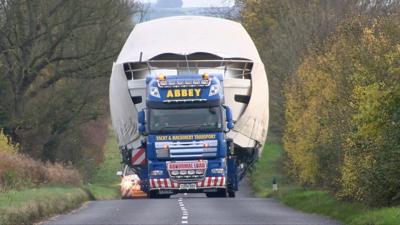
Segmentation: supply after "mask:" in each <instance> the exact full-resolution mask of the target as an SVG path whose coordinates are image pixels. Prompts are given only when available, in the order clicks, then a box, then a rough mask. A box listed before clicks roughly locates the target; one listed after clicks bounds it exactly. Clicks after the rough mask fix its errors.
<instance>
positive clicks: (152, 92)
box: [150, 87, 160, 98]
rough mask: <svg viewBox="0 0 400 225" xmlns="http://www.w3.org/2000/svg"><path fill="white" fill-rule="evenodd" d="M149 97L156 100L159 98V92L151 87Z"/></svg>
mask: <svg viewBox="0 0 400 225" xmlns="http://www.w3.org/2000/svg"><path fill="white" fill-rule="evenodd" d="M150 95H151V96H154V97H156V98H160V92H159V91H158V88H157V87H151V88H150Z"/></svg>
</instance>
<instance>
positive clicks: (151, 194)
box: [148, 191, 158, 198]
mask: <svg viewBox="0 0 400 225" xmlns="http://www.w3.org/2000/svg"><path fill="white" fill-rule="evenodd" d="M148 196H149V198H158V193H157V191H150V192H149V194H148Z"/></svg>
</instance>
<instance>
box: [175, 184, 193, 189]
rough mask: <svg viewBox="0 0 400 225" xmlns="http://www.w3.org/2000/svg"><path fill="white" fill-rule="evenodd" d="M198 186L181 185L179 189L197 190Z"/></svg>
mask: <svg viewBox="0 0 400 225" xmlns="http://www.w3.org/2000/svg"><path fill="white" fill-rule="evenodd" d="M196 188H197V186H196V184H180V185H179V189H196Z"/></svg>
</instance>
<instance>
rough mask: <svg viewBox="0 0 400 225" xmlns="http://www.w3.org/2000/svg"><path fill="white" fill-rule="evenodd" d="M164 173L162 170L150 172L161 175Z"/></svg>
mask: <svg viewBox="0 0 400 225" xmlns="http://www.w3.org/2000/svg"><path fill="white" fill-rule="evenodd" d="M163 174H164V172H163V171H162V170H153V171H151V173H150V175H152V176H161V175H163Z"/></svg>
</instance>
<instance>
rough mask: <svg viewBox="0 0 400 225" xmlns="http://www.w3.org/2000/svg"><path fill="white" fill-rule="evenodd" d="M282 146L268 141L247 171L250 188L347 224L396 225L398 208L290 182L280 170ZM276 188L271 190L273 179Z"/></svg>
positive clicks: (399, 212) (398, 216)
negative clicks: (341, 198) (338, 196)
mask: <svg viewBox="0 0 400 225" xmlns="http://www.w3.org/2000/svg"><path fill="white" fill-rule="evenodd" d="M282 153H283V151H282V147H281V146H280V145H279V144H273V143H267V144H266V145H265V149H264V151H263V154H262V157H261V158H260V160H259V161H258V162H257V164H256V166H255V168H254V169H253V171H252V172H251V174H250V181H251V184H252V187H253V190H254V192H255V194H256V195H257V196H260V197H275V198H277V199H278V200H280V201H281V202H283V203H284V204H286V205H288V206H290V207H293V208H295V209H298V210H301V211H303V212H308V213H317V214H321V215H325V216H329V217H331V218H333V219H336V220H338V221H340V222H341V223H343V224H348V225H399V224H400V207H386V208H368V207H366V206H364V205H362V204H360V203H350V202H344V201H339V200H337V199H336V198H335V197H334V196H332V195H331V194H330V193H329V192H327V191H322V190H310V189H304V188H301V187H296V186H293V185H290V184H289V182H288V179H287V178H285V176H284V175H283V173H282V163H281V162H282V160H281V159H282ZM274 178H275V179H276V180H277V183H278V185H279V191H277V192H273V191H272V180H273V179H274Z"/></svg>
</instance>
